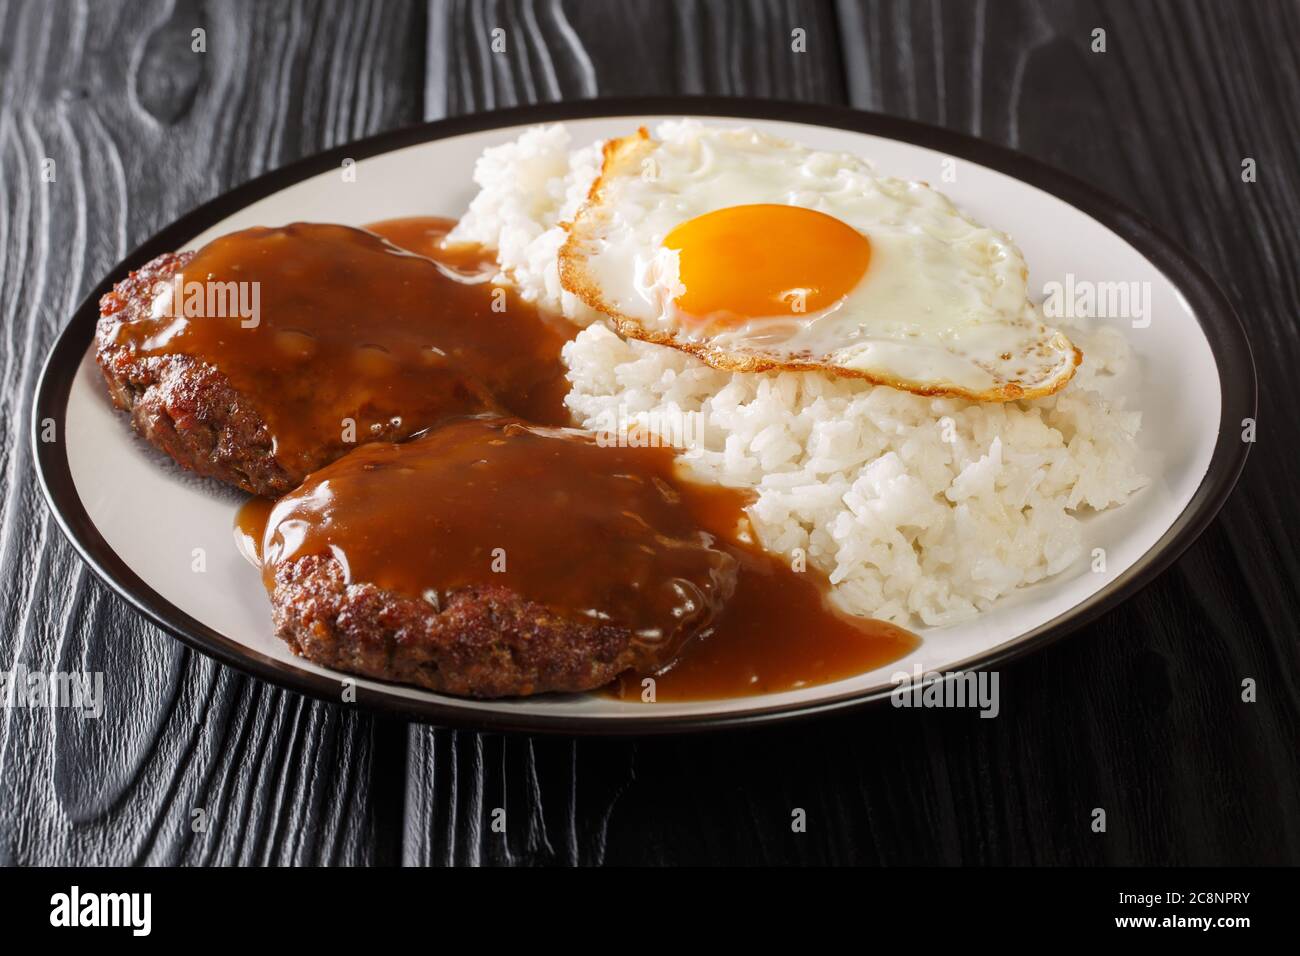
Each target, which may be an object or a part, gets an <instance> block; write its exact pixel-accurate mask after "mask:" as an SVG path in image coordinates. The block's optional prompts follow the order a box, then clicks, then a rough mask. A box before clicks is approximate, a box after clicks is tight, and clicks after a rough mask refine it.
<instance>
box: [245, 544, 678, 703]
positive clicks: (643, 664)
mask: <svg viewBox="0 0 1300 956" xmlns="http://www.w3.org/2000/svg"><path fill="white" fill-rule="evenodd" d="M271 603H272V606H273V608H274V622H275V632H276V635H277V636H278V637H280V638H281V639H282V640H284V641H285V642H286V643H287V644H288V645H289V647H290V648H292V650H293V651H294V653H296V654H300V655H302V656H303V657H305V658H307V659H308V660H309V661H312V662H313V663H316V664H320V665H321V666H323V667H330V668H334V669H335V670H341V671H347V672H349V673H353V674H361V675H364V676H367V677H375V678H379V679H380V680H389V681H396V682H398V683H403V684H414V685H416V686H418V687H424V688H427V689H428V690H433V691H438V692H440V693H445V694H459V695H463V696H470V697H507V696H516V695H518V696H523V695H529V694H541V693H547V692H552V691H554V692H566V691H568V692H573V691H582V690H589V689H591V688H594V687H601V686H603V685H605V684H608V683H609V682H610V681H612V680H614V678H616V677H617V676H618V675H620V674H622V673H624V672H626V671H637V672H650V671H653V670H655V669H657V668H658V667H662V666H663V665H664V664H665V663H667V661H665V660H663V659H661V655H659V654H656V653H654V651H653V650H652V649H651V648H648V647H646V646H644V645H640V644H638V643H636V642H635V641H634V640H633V639H632V632H631V631H630V630H629V629H628V628H626V627H621V626H618V625H615V624H602V623H599V622H596V621H590V620H580V619H575V618H570V617H567V616H565V615H562V614H559V613H557V612H556V611H555V610H553V609H551V608H548V607H546V606H545V605H542V604H539V603H537V602H535V601H530V600H527V599H526V598H523V597H521V596H520V595H519V594H518V592H516V591H514V590H513V589H511V588H509V587H504V586H482V587H469V588H464V589H461V590H458V591H455V592H453V593H452V594H451V595H450V596H449V597H448V598H447V601H446V603H445V605H444V606H443V607H441V608H440V609H438V608H434V607H433V606H432V605H430V604H429V602H427V601H425V600H423V599H421V598H413V597H408V596H406V595H404V594H400V593H398V592H396V591H392V590H388V589H385V588H380V587H377V586H375V585H373V584H353V585H349V584H348V583H347V582H346V579H345V576H344V573H343V567H342V565H340V564H339V562H338V561H336V560H335V559H334V558H332V557H329V556H322V555H309V556H307V557H304V558H300V559H299V560H297V561H293V562H290V563H288V564H286V565H282V566H280V567H277V568H276V571H275V583H274V586H273V589H272V592H271Z"/></svg>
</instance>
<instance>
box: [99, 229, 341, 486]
mask: <svg viewBox="0 0 1300 956" xmlns="http://www.w3.org/2000/svg"><path fill="white" fill-rule="evenodd" d="M193 258H194V253H192V252H180V253H174V252H169V253H166V254H164V255H161V256H159V257H158V258H157V259H154V260H152V261H150V262H148V263H146V264H145V266H144V267H143V268H141V269H138V270H136V271H135V272H132V273H131V274H130V275H129V276H128V277H127V278H126V279H124V280H122V281H121V282H119V283H117V285H115V286H114V287H113V291H112V292H109V293H107V294H105V295H104V297H103V298H101V299H100V300H99V316H100V318H99V324H98V327H97V328H96V334H95V340H96V346H97V348H96V351H95V358H96V360H97V361H98V362H99V368H100V371H102V372H103V373H104V380H105V381H106V382H107V383H108V394H109V396H110V397H111V398H112V400H113V404H114V405H116V406H117V407H118V408H120V409H122V410H123V411H125V412H128V413H129V414H130V415H131V424H132V425H134V426H135V429H136V431H138V432H139V433H140V434H141V435H143V436H144V438H146V439H147V440H148V441H149V442H150V443H152V444H153V445H155V446H156V447H158V448H160V449H162V450H163V451H164V452H166V453H167V454H168V455H170V456H171V457H172V458H174V459H175V460H176V461H177V462H178V463H179V464H181V465H182V466H183V467H185V468H188V469H190V470H191V471H195V472H198V473H199V474H200V475H204V476H206V477H209V478H216V479H217V480H218V481H224V482H226V483H227V484H231V485H236V486H237V487H240V488H243V489H244V490H245V491H251V492H252V493H253V494H256V495H267V496H274V495H280V494H283V493H284V492H286V491H289V490H290V489H291V488H293V487H294V486H295V485H297V484H298V482H299V481H300V480H301V479H302V475H296V474H289V473H288V472H287V471H286V470H285V468H284V467H283V465H281V464H280V462H278V461H277V460H276V457H275V452H274V450H273V449H274V444H273V441H272V438H271V433H270V430H269V429H268V428H267V426H266V422H265V421H263V419H262V416H261V415H259V414H258V413H257V412H256V411H255V410H254V409H253V408H252V407H251V406H250V405H249V404H248V402H247V401H246V400H245V399H244V398H243V396H241V395H240V393H239V392H238V391H237V390H236V389H235V388H233V387H232V386H231V384H230V381H229V380H228V379H227V378H226V376H225V375H223V374H222V373H221V372H220V371H218V370H217V369H216V368H214V367H213V366H211V365H209V364H208V363H206V362H203V361H200V360H198V359H195V358H192V357H191V356H188V355H140V354H138V352H137V350H136V349H135V348H133V347H132V346H131V345H127V344H119V343H118V341H117V336H116V330H117V328H118V326H119V324H121V323H124V322H134V321H138V320H140V319H141V318H144V317H147V316H148V314H149V307H150V302H151V300H152V297H153V290H154V289H155V288H156V287H157V286H158V285H160V284H162V283H166V282H170V281H171V280H172V277H173V276H174V275H175V274H176V273H177V272H179V271H180V270H181V269H183V268H184V267H185V265H186V264H187V263H188V262H189V261H190V260H191V259H193ZM321 464H324V462H321Z"/></svg>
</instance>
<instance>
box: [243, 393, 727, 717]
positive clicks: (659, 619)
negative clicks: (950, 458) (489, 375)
mask: <svg viewBox="0 0 1300 956" xmlns="http://www.w3.org/2000/svg"><path fill="white" fill-rule="evenodd" d="M742 498H743V496H742V495H740V494H739V493H738V492H734V491H729V490H727V489H716V488H708V487H705V486H698V485H692V484H690V483H685V482H680V481H678V480H676V479H675V478H674V476H673V454H672V452H671V450H669V449H664V448H607V447H605V448H603V447H599V445H598V443H597V440H596V439H595V438H594V437H593V436H591V435H589V434H584V433H578V432H575V431H571V430H567V429H553V428H538V427H534V426H529V425H524V424H523V423H521V422H518V421H515V420H510V419H496V418H489V419H484V418H475V419H468V420H465V421H460V422H453V423H450V424H447V425H444V426H442V427H441V428H439V429H437V430H435V431H433V432H431V433H430V434H428V435H426V436H422V437H420V438H417V439H414V440H413V441H410V442H407V443H405V444H401V445H388V444H374V445H369V446H367V447H365V448H361V449H358V450H357V451H355V452H353V453H352V454H351V455H348V456H347V457H346V458H343V459H341V460H340V461H337V462H335V463H334V464H332V465H330V466H329V467H327V468H324V469H322V470H321V471H319V472H317V473H315V474H313V475H312V476H311V477H310V478H308V479H307V481H306V482H305V483H304V484H303V485H302V487H300V488H298V489H297V490H296V491H294V492H292V493H291V494H289V495H287V496H285V497H284V498H283V499H281V500H280V501H279V502H278V503H277V504H276V505H275V507H274V508H273V509H272V511H271V513H270V517H269V519H268V522H267V525H266V529H265V533H264V536H263V545H262V563H263V576H264V580H265V583H266V586H267V589H268V591H269V592H270V594H271V600H272V604H273V606H274V609H275V624H276V633H277V634H278V635H279V636H280V637H281V638H282V639H284V640H285V641H287V642H288V643H289V645H290V646H291V647H293V649H294V650H295V651H297V652H298V653H300V654H302V655H303V656H305V657H307V658H308V659H310V660H312V661H314V662H316V663H318V664H322V665H325V666H328V667H334V668H338V669H341V670H347V671H352V672H354V673H360V674H365V675H368V676H371V677H379V678H384V679H388V680H396V681H402V682H405V683H413V684H418V685H420V686H422V687H426V688H429V689H432V690H438V691H443V692H447V693H454V694H467V695H471V696H478V697H499V696H504V695H519V694H534V693H541V692H546V691H581V690H588V689H591V688H594V687H599V686H601V685H603V684H606V683H608V682H609V681H611V680H612V679H613V678H615V677H616V676H618V675H619V674H621V673H623V672H625V671H628V670H633V671H637V672H640V673H647V672H652V671H655V670H657V669H659V668H661V667H663V666H664V665H666V664H668V663H669V662H670V661H672V660H673V659H674V658H675V657H676V655H677V653H678V652H679V650H680V649H681V648H682V646H683V644H684V643H685V642H686V641H688V640H690V639H691V638H692V637H694V636H695V635H697V634H699V633H701V632H702V631H704V630H706V629H707V628H709V627H710V626H711V625H712V624H713V623H715V621H716V620H717V616H718V614H719V613H720V611H721V610H722V608H723V606H724V605H725V603H726V602H727V600H728V599H729V598H730V597H731V594H732V592H733V591H734V589H735V586H736V580H737V575H738V573H739V564H738V561H737V559H736V557H735V556H734V555H733V554H732V553H731V552H730V551H729V550H728V548H727V547H726V546H725V545H724V544H721V543H719V541H718V538H719V537H720V536H723V537H725V536H726V535H728V534H729V533H731V532H734V530H735V527H736V525H737V523H738V522H739V520H740V519H741V515H742V513H741V503H742Z"/></svg>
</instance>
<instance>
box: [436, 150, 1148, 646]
mask: <svg viewBox="0 0 1300 956" xmlns="http://www.w3.org/2000/svg"><path fill="white" fill-rule="evenodd" d="M598 164H599V148H598V146H590V147H586V148H583V149H579V150H576V151H571V150H570V138H569V134H568V131H567V130H565V129H564V128H563V127H562V126H549V127H538V128H535V129H532V130H529V131H528V132H526V133H525V134H524V135H522V136H521V137H520V138H519V139H518V140H517V141H515V142H514V143H510V144H508V145H506V146H501V147H497V148H494V149H490V150H487V151H486V152H485V154H484V156H483V157H482V159H481V160H480V162H479V164H478V167H477V169H476V171H475V180H476V182H477V183H478V185H479V186H480V188H481V191H480V193H479V195H478V196H477V198H476V199H475V200H474V202H473V204H472V205H471V207H470V210H469V212H468V213H467V214H466V216H465V217H464V219H463V220H462V221H461V224H460V226H459V227H458V228H457V230H456V233H455V234H454V237H455V238H460V239H464V240H466V241H472V242H478V243H481V244H483V245H486V246H489V247H492V248H495V249H496V250H497V256H498V262H499V265H500V267H501V270H502V278H503V279H508V280H509V281H512V282H513V283H514V284H515V285H516V286H517V287H518V288H519V289H520V290H521V293H522V294H523V295H524V296H525V297H527V298H530V299H532V300H534V301H537V302H538V303H539V304H541V305H543V306H545V307H548V308H551V309H554V310H557V311H561V312H563V313H564V314H565V315H567V316H568V317H569V318H570V319H572V320H573V321H575V322H577V323H579V324H581V325H585V326H588V327H587V328H585V329H584V331H582V332H581V333H580V334H579V335H578V336H577V338H576V339H575V340H574V341H573V342H571V343H570V344H569V345H568V346H566V348H565V350H564V360H565V362H566V363H567V365H568V368H569V380H570V383H571V386H572V387H571V391H570V392H569V395H568V398H567V402H568V405H569V408H570V409H571V410H572V411H573V414H574V419H575V422H576V423H577V424H579V425H581V426H583V427H587V428H593V429H605V430H608V429H609V428H610V426H611V424H612V423H619V424H621V425H627V424H636V423H639V424H641V425H642V426H643V427H646V428H650V429H652V430H654V429H658V430H661V431H662V429H663V427H664V423H665V422H679V423H680V422H682V421H684V420H688V419H689V421H690V423H691V424H690V425H689V426H687V427H685V428H683V429H682V433H684V434H687V435H690V436H691V438H692V440H693V441H694V447H693V448H692V449H691V450H690V451H689V452H688V453H686V454H684V455H682V456H681V459H680V460H681V462H682V466H683V469H684V470H685V472H686V473H687V474H688V475H690V476H691V477H694V478H697V479H700V480H705V481H714V482H719V483H722V484H725V485H730V486H735V487H744V488H750V489H753V490H754V491H755V492H756V499H755V501H754V504H753V505H752V506H751V507H750V509H749V516H750V519H751V521H752V523H753V525H754V528H755V530H756V532H757V533H758V535H759V538H760V540H761V541H762V544H763V546H764V547H765V548H767V549H768V550H770V551H773V552H777V553H780V554H785V555H794V554H797V553H799V551H802V553H803V554H804V555H805V556H806V558H807V560H808V562H809V563H810V564H812V565H813V566H814V567H816V568H818V569H820V570H822V571H823V572H824V573H826V574H827V575H829V577H830V580H831V582H832V585H833V595H834V598H835V600H836V601H837V602H838V603H839V604H840V605H841V606H842V607H843V608H845V609H846V610H848V611H850V612H853V613H856V614H862V615H867V616H872V617H878V618H884V619H887V620H892V621H895V622H897V623H900V624H904V625H907V624H911V623H913V622H914V621H915V620H916V619H919V620H920V621H922V622H924V623H925V624H927V625H942V624H948V623H954V622H957V621H961V620H965V619H968V618H971V617H973V616H974V615H976V614H977V613H978V612H979V611H980V610H983V609H986V608H988V607H989V606H990V605H991V604H992V603H993V602H994V601H995V600H997V599H998V598H999V597H1001V596H1003V595H1005V594H1008V593H1009V592H1011V591H1013V590H1015V589H1016V588H1018V587H1021V586H1023V585H1026V584H1031V583H1033V582H1035V581H1039V580H1041V579H1043V578H1045V577H1048V576H1050V575H1053V574H1057V573H1059V572H1061V571H1062V570H1064V569H1065V568H1067V567H1069V566H1070V565H1071V564H1073V563H1074V562H1075V561H1078V560H1080V559H1081V557H1082V555H1083V534H1082V526H1081V524H1080V522H1079V520H1078V517H1077V515H1078V514H1079V513H1080V512H1082V511H1086V510H1087V509H1103V508H1107V507H1110V506H1112V505H1116V504H1120V503H1123V502H1124V501H1125V500H1127V498H1128V497H1129V496H1130V495H1131V494H1132V493H1133V492H1135V491H1137V490H1138V489H1139V488H1141V487H1143V486H1144V485H1145V484H1146V483H1147V479H1146V478H1145V477H1144V476H1143V475H1142V474H1140V473H1139V471H1138V469H1137V464H1136V462H1137V456H1138V444H1137V441H1136V435H1137V432H1138V428H1139V426H1140V423H1141V415H1140V413H1138V412H1136V411H1129V410H1126V409H1125V408H1124V407H1123V401H1122V399H1121V398H1119V397H1118V396H1116V395H1113V394H1111V391H1112V386H1113V381H1114V379H1115V378H1116V377H1117V376H1118V375H1119V374H1121V373H1122V372H1123V370H1124V367H1125V366H1126V365H1127V364H1128V363H1129V362H1130V360H1131V353H1130V350H1129V347H1128V344H1127V342H1126V341H1125V340H1124V338H1123V336H1122V334H1120V333H1119V332H1118V331H1116V330H1115V329H1112V328H1097V329H1092V330H1081V329H1070V330H1068V331H1069V333H1070V335H1071V337H1072V338H1073V339H1074V340H1075V341H1076V342H1078V344H1079V345H1080V347H1081V348H1082V349H1083V351H1084V356H1085V358H1084V364H1083V365H1082V366H1081V368H1080V369H1079V371H1078V374H1077V375H1076V376H1075V379H1074V381H1073V382H1071V384H1070V385H1069V386H1068V387H1067V388H1066V389H1065V390H1063V391H1062V392H1060V393H1058V394H1057V395H1054V396H1051V397H1048V398H1044V399H1039V400H1036V401H1029V402H1012V403H1007V404H979V403H973V402H967V401H962V400H957V399H948V398H925V397H922V396H918V395H912V394H910V393H907V392H902V391H898V390H895V389H891V388H887V387H880V386H872V385H870V384H868V383H865V382H862V381H855V380H852V379H843V378H835V377H832V376H830V375H824V374H820V373H809V372H798V373H796V372H763V373H733V372H726V371H719V370H716V369H712V368H710V367H708V366H706V365H704V364H703V363H702V362H700V361H699V360H698V359H696V358H694V357H692V356H690V355H687V354H685V353H682V352H678V351H676V350H674V349H670V348H666V347H662V346H655V345H649V344H646V343H644V342H636V341H624V340H623V339H621V338H619V336H618V335H616V334H615V333H614V332H612V331H610V329H608V328H607V327H606V326H605V325H603V324H600V323H597V324H591V323H592V322H593V320H594V319H595V318H597V316H596V314H595V313H593V312H591V310H590V309H588V308H587V307H586V306H584V305H582V303H580V302H578V301H577V300H576V299H574V298H573V297H572V296H571V295H569V294H568V293H567V292H564V290H563V289H562V288H561V287H560V282H559V274H558V269H557V265H556V252H557V251H558V249H559V247H560V244H561V243H562V242H563V241H564V236H565V233H564V231H563V230H562V229H561V228H560V223H562V222H564V221H566V220H567V219H569V218H570V217H571V216H572V215H573V213H574V212H575V211H576V209H577V207H578V205H579V204H580V203H581V202H582V200H583V198H584V197H585V195H586V193H587V190H588V188H589V186H590V183H591V181H592V179H593V178H594V176H595V174H596V171H597V168H598Z"/></svg>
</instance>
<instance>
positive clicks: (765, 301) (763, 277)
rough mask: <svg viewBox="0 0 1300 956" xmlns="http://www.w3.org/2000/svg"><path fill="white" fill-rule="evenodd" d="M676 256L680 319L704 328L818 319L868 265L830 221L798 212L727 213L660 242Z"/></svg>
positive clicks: (866, 246) (759, 208) (853, 238)
mask: <svg viewBox="0 0 1300 956" xmlns="http://www.w3.org/2000/svg"><path fill="white" fill-rule="evenodd" d="M663 244H664V246H665V247H667V248H669V249H675V250H677V253H678V263H679V273H678V274H679V277H680V280H681V283H682V285H683V286H685V289H686V291H685V292H683V293H682V294H681V295H679V296H678V297H677V300H676V301H677V305H678V307H679V308H680V309H681V310H682V311H683V312H685V313H687V314H689V315H691V316H694V317H696V318H699V319H706V318H707V319H708V320H709V321H710V322H711V323H714V322H719V321H722V322H726V321H727V320H728V319H731V321H733V322H734V321H743V320H745V319H752V318H761V317H764V316H789V315H792V314H794V315H797V314H799V313H814V312H820V311H821V310H822V309H826V308H829V307H830V306H832V305H834V304H835V303H836V302H838V301H839V300H840V299H842V298H844V296H846V295H847V294H848V293H849V290H851V289H852V288H853V287H854V286H855V285H857V283H858V280H859V279H861V278H862V275H863V273H865V272H866V271H867V265H868V264H869V263H870V262H871V243H870V242H869V241H868V240H867V237H866V236H864V235H862V233H860V232H858V231H857V230H856V229H854V228H853V227H852V226H849V225H847V224H845V223H843V222H841V221H840V220H838V219H836V218H835V217H834V216H828V215H826V214H825V213H821V212H816V211H814V210H812V209H803V208H800V207H799V206H781V205H775V204H768V203H764V204H758V205H751V206H729V207H727V208H726V209H718V210H716V211H714V212H710V213H705V214H704V215H702V216H696V217H695V218H694V219H690V220H688V221H686V222H684V223H682V224H681V225H679V226H677V227H676V228H675V229H673V230H672V232H670V233H668V235H667V236H666V237H665V238H664V243H663Z"/></svg>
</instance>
